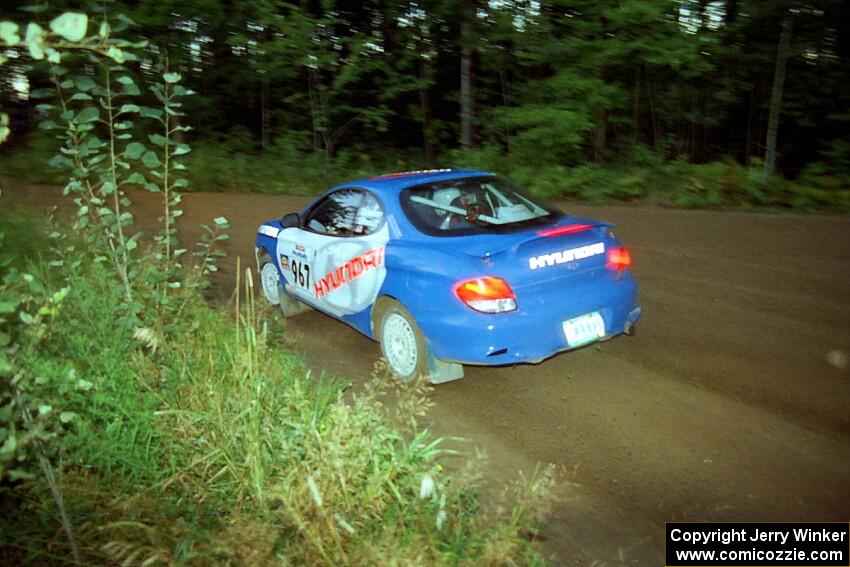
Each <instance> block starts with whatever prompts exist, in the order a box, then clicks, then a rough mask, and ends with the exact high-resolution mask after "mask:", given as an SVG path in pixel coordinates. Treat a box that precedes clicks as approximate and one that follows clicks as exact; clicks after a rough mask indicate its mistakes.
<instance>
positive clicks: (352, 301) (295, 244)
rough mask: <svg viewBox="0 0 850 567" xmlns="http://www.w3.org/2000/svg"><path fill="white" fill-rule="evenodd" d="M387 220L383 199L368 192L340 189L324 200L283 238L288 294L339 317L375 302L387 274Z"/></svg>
mask: <svg viewBox="0 0 850 567" xmlns="http://www.w3.org/2000/svg"><path fill="white" fill-rule="evenodd" d="M384 216H385V214H384V210H383V207H382V206H381V203H380V201H379V200H378V198H377V197H376V196H375V195H374V194H372V193H371V192H369V191H366V190H363V189H352V188H345V189H339V190H337V191H334V192H332V193H330V194H328V195H326V196H325V197H324V198H322V199H320V200H319V201H318V202H317V203H316V204H315V205H314V206H313V207H311V208H310V209H309V210H308V211H307V212H306V213H305V215H304V217H303V218H302V220H301V224H300V226H299V227H294V228H288V229H286V230H283V231H281V232H280V234H279V236H278V243H277V261H278V262H279V267H280V269H281V273H283V276H284V280H285V285H286V288H287V290H288V291H289V292H290V293H292V294H293V295H295V296H297V297H298V298H299V299H301V300H303V301H305V302H307V303H309V304H311V305H314V306H316V307H318V308H320V309H322V310H323V311H326V312H328V313H330V314H332V315H335V316H337V317H341V316H344V315H350V314H353V313H357V312H359V311H362V310H363V309H365V308H367V307H368V306H370V305H371V304H372V303H374V302H375V299H377V296H378V292H379V291H380V289H381V285H382V284H383V283H384V279H385V278H386V271H387V270H386V265H385V263H384V251H385V249H386V244H387V242H388V240H389V229H388V227H387V223H386V222H385V218H384Z"/></svg>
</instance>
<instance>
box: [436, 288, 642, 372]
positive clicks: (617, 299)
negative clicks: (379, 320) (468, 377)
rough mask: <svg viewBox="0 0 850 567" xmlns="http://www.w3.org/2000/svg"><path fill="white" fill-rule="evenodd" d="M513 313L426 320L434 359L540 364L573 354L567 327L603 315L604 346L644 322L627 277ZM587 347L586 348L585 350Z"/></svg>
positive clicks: (446, 314)
mask: <svg viewBox="0 0 850 567" xmlns="http://www.w3.org/2000/svg"><path fill="white" fill-rule="evenodd" d="M526 303H529V304H530V305H528V306H527V307H526V308H525V309H524V308H523V305H522V302H520V305H519V307H520V309H519V310H518V311H515V312H512V313H500V314H493V315H489V314H483V313H477V312H474V311H472V310H470V309H468V308H467V307H465V306H463V305H458V306H457V308H456V309H452V310H448V309H445V310H442V312H440V313H437V312H432V313H431V314H430V315H432V316H430V317H427V318H424V319H423V320H420V321H419V323H420V327H421V328H422V330H423V332H424V333H425V336H426V337H427V338H428V341H429V343H430V345H429V346H430V347H431V352H432V354H433V356H434V357H436V358H438V359H441V360H445V361H451V362H459V363H462V364H475V365H493V366H497V365H506V364H516V363H521V362H529V363H536V362H540V361H542V360H545V359H546V358H549V357H551V356H554V355H556V354H558V353H560V352H563V351H566V350H571V349H573V348H580V347H572V346H570V345H569V344H568V343H567V339H566V336H565V334H564V329H563V322H564V321H566V320H568V319H572V318H574V317H578V316H580V315H585V314H588V313H592V312H599V313H600V315H602V319H603V320H604V322H605V335H604V336H603V337H600V339H599V340H600V341H604V340H607V339H610V338H612V337H614V336H617V335H619V334H622V333H629V334H632V333H633V332H634V329H635V326H636V324H637V322H638V320H639V319H640V317H641V313H642V312H641V308H640V307H639V306H638V304H637V284H636V283H635V282H634V280H633V279H632V278H631V276H628V275H627V276H626V277H625V278H623V279H622V280H619V281H616V282H608V283H607V284H606V285H598V283H597V284H595V285H593V286H592V288H587V289H576V290H571V291H570V293H565V294H563V295H562V296H561V297H559V298H550V299H549V300H547V301H545V302H544V301H542V300H541V301H539V302H538V303H537V304H533V302H531V301H527V302H526ZM581 346H585V345H581Z"/></svg>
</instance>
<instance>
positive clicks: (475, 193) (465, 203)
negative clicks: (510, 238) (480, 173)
mask: <svg viewBox="0 0 850 567" xmlns="http://www.w3.org/2000/svg"><path fill="white" fill-rule="evenodd" d="M401 206H402V208H403V209H404V212H405V214H407V217H408V218H409V219H410V221H411V222H412V223H413V224H414V225H415V226H416V227H417V228H418V229H419V230H421V231H422V232H424V233H426V234H432V235H438V236H449V235H461V234H475V233H482V232H510V231H513V230H521V229H523V228H527V227H528V226H530V225H540V224H547V223H548V222H549V221H550V220H552V219H553V218H555V217H556V216H557V215H558V214H559V211H558V210H557V209H555V208H553V207H552V206H550V205H547V204H545V203H542V202H541V201H539V200H537V199H532V198H531V197H529V196H528V195H526V194H524V193H523V192H522V191H520V190H519V189H518V188H517V187H515V186H513V185H512V184H511V183H510V182H508V181H506V180H504V179H500V178H498V177H469V178H465V179H452V180H450V181H442V182H439V183H429V184H427V185H418V186H415V187H411V188H409V189H406V190H404V191H403V192H402V194H401Z"/></svg>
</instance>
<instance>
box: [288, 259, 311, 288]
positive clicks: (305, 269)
mask: <svg viewBox="0 0 850 567" xmlns="http://www.w3.org/2000/svg"><path fill="white" fill-rule="evenodd" d="M290 266H291V268H292V277H293V282H294V283H295V284H296V285H298V286H299V287H303V288H304V289H310V266H309V265H308V264H305V263H304V262H296V261H293V262H290Z"/></svg>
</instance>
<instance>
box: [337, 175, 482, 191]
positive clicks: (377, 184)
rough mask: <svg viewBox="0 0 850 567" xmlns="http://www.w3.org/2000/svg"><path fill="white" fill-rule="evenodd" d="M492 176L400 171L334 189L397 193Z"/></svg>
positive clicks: (350, 182)
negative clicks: (415, 187)
mask: <svg viewBox="0 0 850 567" xmlns="http://www.w3.org/2000/svg"><path fill="white" fill-rule="evenodd" d="M491 175H495V174H493V173H491V172H489V171H480V170H477V169H425V170H421V171H400V172H397V173H387V174H384V175H378V176H376V177H368V178H364V179H357V180H355V181H349V182H347V183H342V184H340V185H337V186H336V187H334V189H339V188H342V187H362V188H364V189H370V190H372V191H375V192H376V193H384V192H393V193H395V192H398V191H401V190H402V189H405V188H407V187H410V186H412V185H421V184H423V183H434V182H438V181H448V180H451V179H462V178H464V177H481V176H491Z"/></svg>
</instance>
